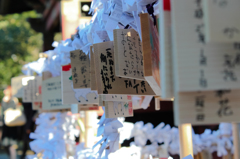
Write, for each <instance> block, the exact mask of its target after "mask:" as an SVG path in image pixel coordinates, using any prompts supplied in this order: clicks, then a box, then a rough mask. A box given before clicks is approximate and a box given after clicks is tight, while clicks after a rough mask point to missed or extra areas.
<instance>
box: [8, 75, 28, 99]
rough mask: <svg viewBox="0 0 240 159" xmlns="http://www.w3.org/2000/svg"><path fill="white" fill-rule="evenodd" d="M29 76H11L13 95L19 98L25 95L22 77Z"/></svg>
mask: <svg viewBox="0 0 240 159" xmlns="http://www.w3.org/2000/svg"><path fill="white" fill-rule="evenodd" d="M24 77H27V76H25V75H22V76H17V77H13V78H11V87H12V96H13V97H17V98H22V97H23V85H22V78H24Z"/></svg>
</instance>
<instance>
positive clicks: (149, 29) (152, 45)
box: [140, 13, 161, 95]
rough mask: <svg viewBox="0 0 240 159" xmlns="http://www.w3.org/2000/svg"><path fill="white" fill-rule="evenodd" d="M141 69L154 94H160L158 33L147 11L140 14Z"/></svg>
mask: <svg viewBox="0 0 240 159" xmlns="http://www.w3.org/2000/svg"><path fill="white" fill-rule="evenodd" d="M140 21H141V34H142V50H143V70H144V76H145V79H146V81H147V82H148V83H149V85H150V86H151V88H152V89H153V91H154V92H155V94H156V95H161V87H160V53H159V33H158V30H157V28H156V26H154V24H153V20H152V19H151V17H150V16H149V14H148V13H142V14H140Z"/></svg>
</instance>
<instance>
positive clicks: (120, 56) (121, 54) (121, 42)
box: [113, 29, 144, 80]
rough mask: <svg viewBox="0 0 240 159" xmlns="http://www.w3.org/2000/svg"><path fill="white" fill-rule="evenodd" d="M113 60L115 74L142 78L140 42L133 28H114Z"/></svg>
mask: <svg viewBox="0 0 240 159" xmlns="http://www.w3.org/2000/svg"><path fill="white" fill-rule="evenodd" d="M113 35H114V61H115V73H116V76H119V77H125V78H133V79H139V80H144V75H143V54H142V44H141V41H140V37H139V35H138V33H137V32H136V31H135V30H134V29H115V30H113Z"/></svg>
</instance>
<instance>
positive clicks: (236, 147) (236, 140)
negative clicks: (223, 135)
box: [232, 123, 240, 159]
mask: <svg viewBox="0 0 240 159" xmlns="http://www.w3.org/2000/svg"><path fill="white" fill-rule="evenodd" d="M232 132H233V134H232V135H233V146H234V154H233V157H234V159H240V156H239V152H240V147H239V146H240V145H239V142H240V140H239V123H232Z"/></svg>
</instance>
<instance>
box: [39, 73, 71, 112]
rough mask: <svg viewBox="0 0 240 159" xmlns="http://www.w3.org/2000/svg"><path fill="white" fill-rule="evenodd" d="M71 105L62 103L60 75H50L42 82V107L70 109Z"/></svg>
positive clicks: (47, 108)
mask: <svg viewBox="0 0 240 159" xmlns="http://www.w3.org/2000/svg"><path fill="white" fill-rule="evenodd" d="M70 108H71V105H69V104H65V105H63V104H62V97H61V77H52V78H49V79H46V80H44V81H43V82H42V109H43V110H59V109H70Z"/></svg>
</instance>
